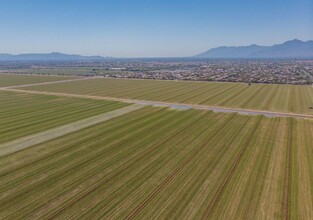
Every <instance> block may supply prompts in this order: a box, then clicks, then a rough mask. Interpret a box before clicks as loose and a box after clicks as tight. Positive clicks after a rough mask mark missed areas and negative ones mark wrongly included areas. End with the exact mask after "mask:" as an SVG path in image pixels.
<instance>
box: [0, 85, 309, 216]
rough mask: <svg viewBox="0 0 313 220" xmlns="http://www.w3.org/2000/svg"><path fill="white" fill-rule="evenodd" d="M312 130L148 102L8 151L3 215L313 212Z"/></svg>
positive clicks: (0, 189)
mask: <svg viewBox="0 0 313 220" xmlns="http://www.w3.org/2000/svg"><path fill="white" fill-rule="evenodd" d="M117 82H119V81H117ZM121 83H127V82H126V81H121ZM94 84H96V82H94ZM199 85H203V86H204V85H205V84H199ZM213 85H214V86H220V85H219V84H218V85H215V84H213ZM213 85H212V86H213ZM221 85H222V84H221ZM227 85H228V84H227ZM227 85H226V86H227ZM229 85H231V84H229ZM88 88H89V89H90V88H91V87H88ZM72 89H74V87H72ZM83 91H84V90H83ZM84 92H86V91H84ZM98 92H99V91H98ZM100 94H101V89H100ZM6 95H7V94H6ZM16 96H22V95H21V94H19V95H16ZM24 96H25V102H26V103H23V105H24V106H27V101H29V99H30V98H29V95H24ZM36 97H37V99H38V100H37V102H38V103H40V102H46V103H47V105H50V104H51V103H50V102H49V101H51V102H52V103H59V102H60V103H62V104H65V103H72V102H73V100H72V99H68V98H55V97H46V98H44V96H36ZM2 99H4V97H2ZM21 101H22V100H21ZM33 101H35V100H33ZM85 102H89V101H87V100H85ZM100 103H102V102H100V101H90V103H89V104H88V105H86V103H85V104H82V103H80V104H82V105H80V104H77V105H79V106H80V107H78V106H75V107H73V108H74V109H80V108H81V107H82V106H85V105H86V106H88V107H91V106H92V105H101V104H100ZM28 104H29V103H28ZM11 105H13V103H11ZM38 105H39V104H38ZM69 105H71V104H69ZM72 105H75V104H73V103H72ZM106 105H107V103H106ZM40 106H42V108H44V107H46V105H45V106H43V105H40ZM113 106H115V107H116V104H113ZM33 108H36V106H35V107H33ZM37 108H38V106H37ZM73 108H72V109H73ZM8 109H9V107H7V110H6V111H5V112H6V114H9V113H10V112H11V111H9V110H8ZM15 109H16V107H15ZM56 109H58V108H56ZM14 111H16V110H14ZM41 111H43V110H41ZM57 112H59V110H55V113H51V114H56V113H57ZM62 112H63V111H62ZM64 112H66V111H64ZM25 114H27V113H25ZM29 114H30V113H29ZM94 114H96V112H94ZM34 115H36V114H33V117H35V116H34ZM48 115H49V114H46V116H48ZM65 115H66V114H65ZM65 115H63V118H64V121H65V118H66V116H65ZM28 118H29V117H28ZM61 118H62V117H60V119H61ZM16 120H17V122H18V121H19V120H20V119H16ZM25 120H26V119H25ZM64 123H65V122H64ZM7 125H8V124H7ZM312 132H313V121H312V120H296V119H289V118H268V117H264V116H244V115H238V114H234V113H233V114H226V113H213V112H210V111H201V110H195V109H190V110H184V111H181V110H180V111H179V110H170V109H167V108H156V107H144V108H141V109H139V110H136V111H133V112H130V113H127V114H124V115H122V116H119V117H117V118H114V119H111V120H108V121H105V122H103V123H100V124H97V125H94V126H92V127H89V128H85V129H83V130H80V131H77V132H74V133H71V134H68V135H65V136H63V137H60V138H57V139H54V140H50V141H47V142H45V143H42V144H38V145H36V146H33V147H30V148H27V149H24V150H22V151H19V152H15V153H13V154H10V155H7V156H3V157H0V163H1V166H0V177H1V178H0V219H14V220H15V219H312V218H313V209H312V207H313V164H312V163H313V156H312V155H313V152H312V146H313V139H312ZM2 138H3V137H2ZM0 148H1V146H0Z"/></svg>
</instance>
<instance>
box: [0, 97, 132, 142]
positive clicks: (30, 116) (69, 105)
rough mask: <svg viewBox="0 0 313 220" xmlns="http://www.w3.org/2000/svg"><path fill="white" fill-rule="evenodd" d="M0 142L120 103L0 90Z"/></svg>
mask: <svg viewBox="0 0 313 220" xmlns="http://www.w3.org/2000/svg"><path fill="white" fill-rule="evenodd" d="M0 103H1V109H0V114H1V118H0V144H1V143H4V142H7V141H11V140H14V139H16V138H20V137H24V136H26V135H30V134H33V133H37V132H40V131H44V130H47V129H50V128H53V127H57V126H60V125H64V124H67V123H70V122H74V121H77V120H79V119H84V118H88V117H91V116H94V115H97V114H101V113H104V112H108V111H111V110H114V109H117V108H120V107H123V106H126V104H124V103H117V102H111V101H96V100H88V99H76V98H60V97H56V96H42V95H29V94H21V93H14V92H0Z"/></svg>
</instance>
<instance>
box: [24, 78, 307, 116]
mask: <svg viewBox="0 0 313 220" xmlns="http://www.w3.org/2000/svg"><path fill="white" fill-rule="evenodd" d="M23 89H27V90H36V91H49V92H58V93H72V94H85V95H93V96H103V97H117V98H125V99H136V100H151V101H163V102H173V103H186V104H199V105H207V106H221V107H229V108H244V109H256V110H265V111H274V112H292V113H299V114H313V87H312V86H294V85H268V84H252V85H248V84H244V83H208V82H182V81H153V80H125V79H90V80H84V81H75V82H74V81H73V82H67V83H62V84H50V85H42V86H40V85H38V86H30V87H24V88H23Z"/></svg>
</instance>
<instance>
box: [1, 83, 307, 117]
mask: <svg viewBox="0 0 313 220" xmlns="http://www.w3.org/2000/svg"><path fill="white" fill-rule="evenodd" d="M84 79H85V78H84ZM80 80H82V79H80ZM51 83H52V82H49V84H51ZM55 83H59V82H55ZM42 84H43V83H39V84H37V85H42ZM25 86H27V85H24V86H19V87H25ZM19 87H13V86H11V87H4V88H0V90H2V91H11V92H20V93H30V94H43V95H55V96H65V97H76V98H86V99H97V100H111V101H118V102H126V103H133V104H138V105H152V106H163V107H170V108H174V109H189V108H194V109H200V110H209V111H214V112H223V113H239V114H244V115H264V116H267V117H291V118H302V119H313V115H306V114H295V113H289V112H272V111H262V110H255V109H241V108H226V107H216V106H206V105H193V104H181V103H171V102H158V101H146V100H135V99H124V98H114V97H105V96H92V95H78V94H70V93H57V92H44V91H33V90H22V89H16V88H19Z"/></svg>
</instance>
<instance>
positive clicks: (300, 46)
mask: <svg viewBox="0 0 313 220" xmlns="http://www.w3.org/2000/svg"><path fill="white" fill-rule="evenodd" d="M195 57H199V58H213V59H214V58H220V59H232V58H233V59H241V58H243V59H250V58H271V59H275V58H285V59H286V58H287V59H288V58H313V41H307V42H304V41H301V40H298V39H293V40H290V41H286V42H284V43H282V44H275V45H273V46H259V45H256V44H252V45H250V46H239V47H218V48H213V49H210V50H208V51H207V52H204V53H201V54H198V55H196V56H195Z"/></svg>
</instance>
